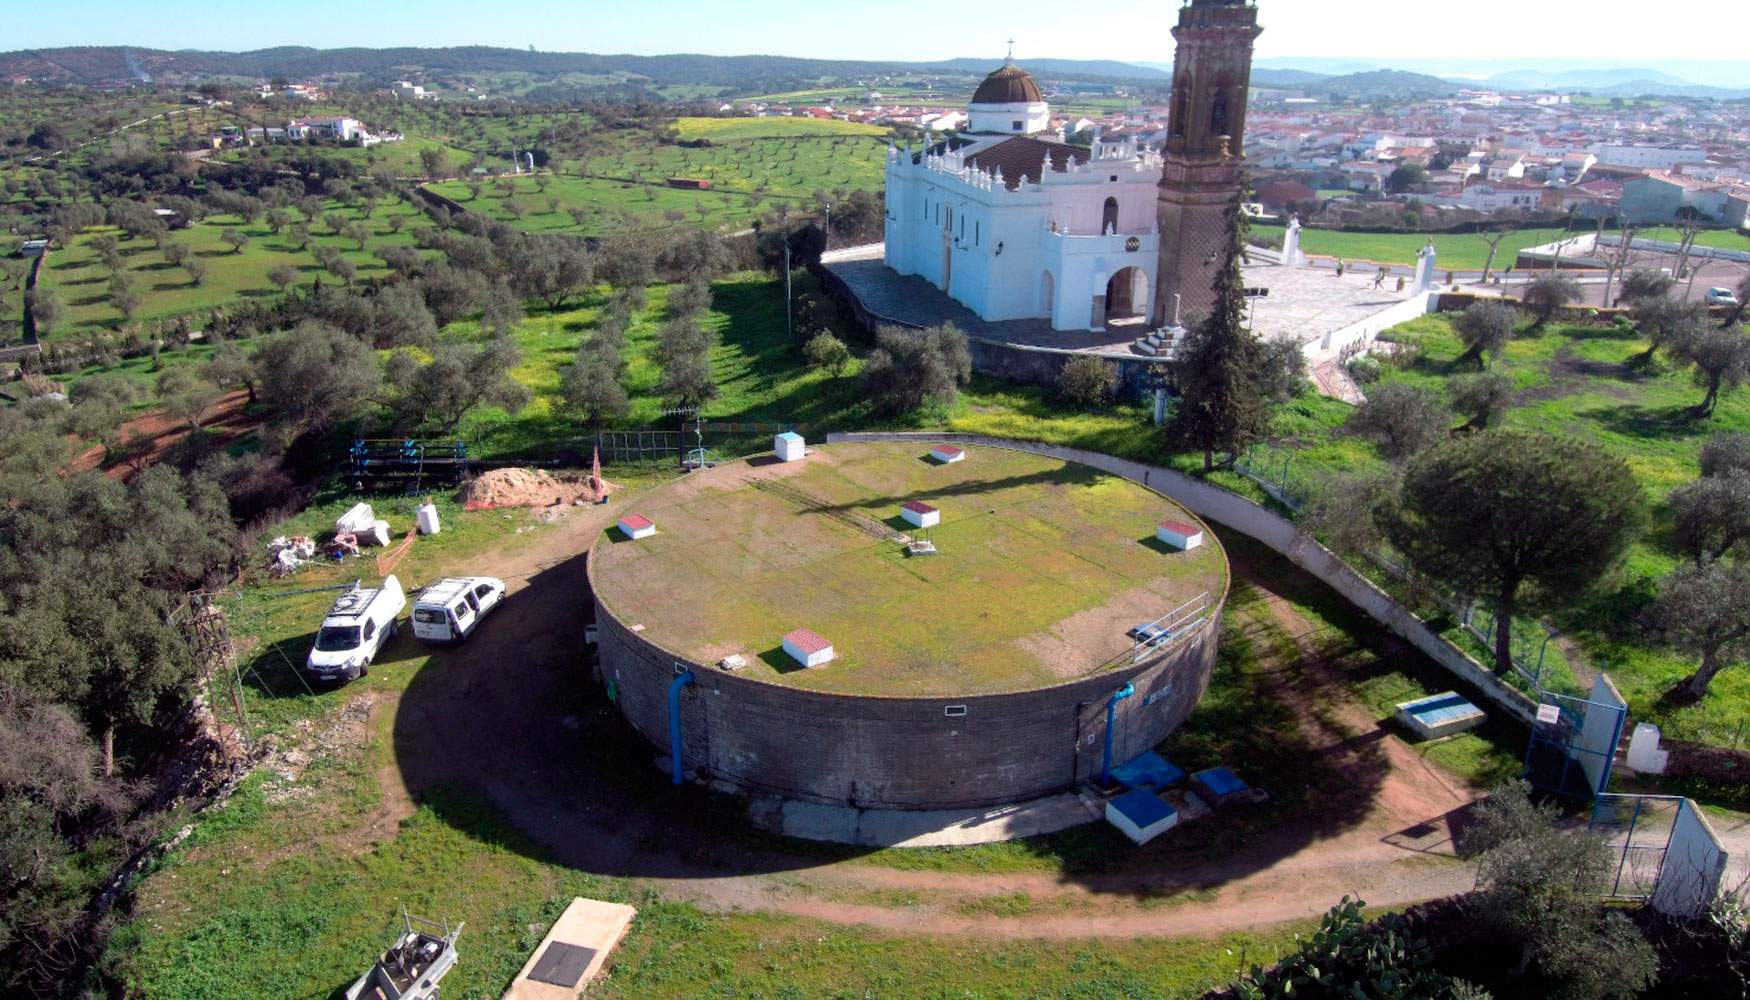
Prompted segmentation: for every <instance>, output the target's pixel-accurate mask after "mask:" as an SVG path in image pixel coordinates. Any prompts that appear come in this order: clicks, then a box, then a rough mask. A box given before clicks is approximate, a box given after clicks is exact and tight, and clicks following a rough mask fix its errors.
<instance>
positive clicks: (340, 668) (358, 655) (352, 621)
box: [304, 576, 407, 681]
mask: <svg viewBox="0 0 1750 1000" xmlns="http://www.w3.org/2000/svg"><path fill="white" fill-rule="evenodd" d="M406 606H407V595H406V594H404V593H403V592H402V590H401V581H400V580H397V579H395V577H393V576H390V577H388V578H386V579H384V580H383V585H382V586H381V587H361V586H359V585H358V584H356V583H355V584H353V585H352V589H351V590H349V591H347V592H346V593H344V594H341V595H340V597H339V598H337V599H336V600H335V602H334V606H333V607H331V608H329V609H328V614H327V615H326V616H324V617H323V619H322V627H321V628H319V629H317V631H316V645H315V646H314V647H313V648H311V650H310V656H309V658H308V659H306V660H305V661H304V670H305V672H306V673H308V674H309V675H310V679H311V680H316V681H350V680H355V679H357V678H359V677H362V676H364V675H365V674H366V673H369V667H370V664H371V661H373V660H375V659H376V658H377V654H378V653H380V652H382V650H383V647H384V646H386V645H388V643H389V640H390V639H393V638H395V618H396V616H397V615H399V614H401V609H402V608H405V607H406Z"/></svg>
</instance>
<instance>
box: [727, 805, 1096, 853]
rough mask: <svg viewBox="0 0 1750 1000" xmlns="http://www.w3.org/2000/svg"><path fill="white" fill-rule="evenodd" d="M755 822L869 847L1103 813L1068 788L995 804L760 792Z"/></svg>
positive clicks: (964, 840) (972, 836)
mask: <svg viewBox="0 0 1750 1000" xmlns="http://www.w3.org/2000/svg"><path fill="white" fill-rule="evenodd" d="M747 815H748V819H749V821H750V822H752V823H753V825H754V826H757V827H759V828H760V829H762V830H767V831H770V832H772V833H781V834H784V835H785V836H788V837H800V838H801V839H803V840H825V841H831V842H833V843H838V844H860V845H862V846H865V847H954V846H961V845H966V844H988V843H991V842H992V841H997V840H1014V839H1017V838H1019V837H1037V836H1040V835H1041V834H1046V833H1056V832H1058V831H1059V830H1067V829H1069V828H1070V827H1072V826H1080V825H1081V824H1083V823H1088V822H1092V821H1093V820H1096V819H1100V818H1102V817H1103V814H1102V813H1101V812H1100V811H1098V810H1097V809H1096V808H1095V807H1094V806H1093V805H1092V804H1091V803H1087V802H1084V801H1083V800H1082V799H1081V798H1080V797H1078V796H1076V795H1071V794H1068V793H1065V794H1062V795H1053V796H1050V797H1047V798H1043V799H1034V800H1033V801H1031V802H1019V803H1016V804H1014V805H1007V806H999V807H996V808H992V809H928V810H916V809H857V808H855V807H852V806H830V805H821V804H818V803H814V802H795V801H785V800H783V799H777V798H759V799H755V800H754V801H753V802H752V803H750V804H749V805H748V809H747Z"/></svg>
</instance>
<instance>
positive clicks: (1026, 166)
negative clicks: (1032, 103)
mask: <svg viewBox="0 0 1750 1000" xmlns="http://www.w3.org/2000/svg"><path fill="white" fill-rule="evenodd" d="M1092 155H1093V153H1092V151H1091V150H1089V149H1088V147H1086V146H1071V145H1070V144H1068V143H1065V142H1048V141H1046V140H1044V139H1035V138H1034V137H1032V136H1028V135H1017V136H1012V137H1010V138H1008V139H1004V140H1003V141H1002V142H999V143H997V144H996V145H994V146H990V147H988V148H986V149H981V150H979V151H978V152H976V153H974V154H972V155H971V156H969V157H967V158H966V165H967V166H969V167H974V168H976V169H978V170H982V171H984V172H985V173H992V172H994V171H996V170H997V169H998V168H1001V169H1002V172H1003V184H1004V185H1006V186H1007V187H1008V188H1009V189H1010V190H1011V191H1012V190H1014V189H1015V188H1018V187H1020V186H1021V181H1022V180H1023V179H1025V180H1026V181H1027V182H1028V183H1029V184H1037V183H1039V178H1040V176H1041V171H1042V170H1043V169H1044V167H1045V164H1046V163H1050V164H1051V169H1052V170H1054V171H1056V172H1057V173H1063V172H1064V171H1066V170H1068V169H1069V162H1070V161H1071V160H1077V161H1079V162H1081V163H1086V162H1088V159H1089V158H1090V157H1091V156H1092Z"/></svg>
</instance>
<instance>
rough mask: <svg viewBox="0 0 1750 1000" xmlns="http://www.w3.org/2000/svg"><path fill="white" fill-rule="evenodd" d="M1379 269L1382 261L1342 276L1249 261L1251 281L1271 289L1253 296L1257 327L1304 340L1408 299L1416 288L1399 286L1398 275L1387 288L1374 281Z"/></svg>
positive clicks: (1269, 336)
mask: <svg viewBox="0 0 1750 1000" xmlns="http://www.w3.org/2000/svg"><path fill="white" fill-rule="evenodd" d="M1378 270H1379V269H1378V267H1377V266H1375V267H1373V268H1372V269H1370V270H1362V269H1359V268H1357V269H1351V270H1348V271H1345V272H1344V273H1343V275H1342V277H1338V276H1337V272H1336V271H1332V270H1324V269H1321V268H1310V267H1284V266H1282V265H1280V264H1268V263H1253V264H1251V265H1248V266H1247V267H1246V268H1245V272H1246V284H1247V285H1248V286H1251V287H1257V288H1268V289H1270V294H1269V295H1267V296H1264V297H1262V298H1258V299H1254V300H1252V302H1251V307H1250V309H1249V310H1248V312H1249V314H1250V319H1251V323H1252V329H1253V331H1255V332H1256V333H1257V334H1258V336H1260V337H1263V338H1265V339H1266V340H1291V341H1294V342H1296V343H1300V344H1304V343H1308V342H1309V341H1314V340H1318V339H1320V338H1322V337H1323V336H1324V335H1325V334H1327V333H1330V332H1331V331H1333V330H1341V329H1343V328H1344V327H1348V326H1353V325H1354V324H1356V323H1360V322H1363V321H1365V320H1367V319H1368V318H1370V317H1373V316H1377V315H1378V314H1380V313H1382V312H1384V311H1386V310H1387V309H1390V308H1392V307H1393V306H1396V305H1398V304H1400V303H1403V302H1407V301H1409V299H1410V298H1411V296H1412V295H1413V294H1414V293H1412V292H1411V291H1410V290H1409V288H1408V287H1406V288H1405V290H1404V291H1402V292H1400V291H1397V278H1396V277H1392V278H1389V279H1387V281H1386V283H1385V286H1384V287H1382V288H1375V287H1373V281H1374V277H1375V275H1376V273H1377V272H1378ZM1394 272H1395V274H1398V275H1401V274H1404V273H1405V270H1404V269H1403V268H1401V267H1399V268H1395V269H1394Z"/></svg>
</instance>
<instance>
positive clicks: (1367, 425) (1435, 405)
mask: <svg viewBox="0 0 1750 1000" xmlns="http://www.w3.org/2000/svg"><path fill="white" fill-rule="evenodd" d="M1344 426H1345V427H1347V428H1348V429H1349V431H1350V432H1351V433H1354V434H1358V435H1360V436H1362V437H1366V438H1369V439H1371V440H1373V441H1374V442H1376V443H1377V444H1378V445H1379V449H1380V451H1381V452H1383V453H1384V454H1385V457H1387V458H1392V459H1400V458H1408V457H1409V456H1411V455H1414V454H1416V453H1417V452H1420V451H1422V450H1424V449H1426V448H1427V447H1428V446H1429V445H1432V444H1433V443H1434V442H1436V441H1439V440H1440V439H1441V438H1443V437H1445V436H1446V433H1447V429H1448V428H1449V427H1451V426H1452V411H1451V410H1449V409H1447V408H1446V404H1445V403H1444V402H1442V401H1441V399H1440V394H1439V393H1437V392H1435V391H1434V390H1432V389H1426V388H1423V387H1422V386H1416V385H1409V384H1407V383H1403V382H1387V383H1385V384H1384V385H1381V386H1377V387H1375V388H1374V390H1373V391H1372V392H1370V393H1368V395H1367V401H1366V402H1364V403H1362V404H1361V405H1360V406H1358V407H1356V408H1355V409H1354V411H1353V412H1351V413H1350V414H1349V419H1348V420H1347V421H1346V422H1345V424H1344Z"/></svg>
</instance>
